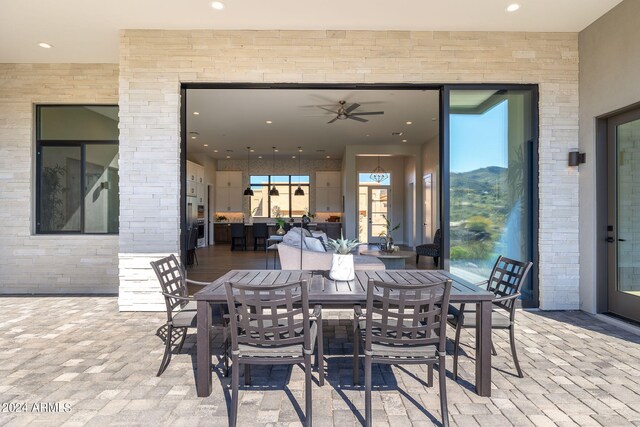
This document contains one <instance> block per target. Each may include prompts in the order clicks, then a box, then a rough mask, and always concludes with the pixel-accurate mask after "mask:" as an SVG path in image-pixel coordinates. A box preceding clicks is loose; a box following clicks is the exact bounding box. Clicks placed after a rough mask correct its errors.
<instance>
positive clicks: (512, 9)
mask: <svg viewBox="0 0 640 427" xmlns="http://www.w3.org/2000/svg"><path fill="white" fill-rule="evenodd" d="M518 9H520V5H519V4H518V3H512V4H510V5H509V6H507V12H515V11H516V10H518Z"/></svg>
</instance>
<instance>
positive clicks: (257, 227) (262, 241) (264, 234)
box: [252, 222, 269, 251]
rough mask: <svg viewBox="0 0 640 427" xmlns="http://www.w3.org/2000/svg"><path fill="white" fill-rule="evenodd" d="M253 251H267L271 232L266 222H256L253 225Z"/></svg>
mask: <svg viewBox="0 0 640 427" xmlns="http://www.w3.org/2000/svg"><path fill="white" fill-rule="evenodd" d="M252 230H253V250H254V251H257V250H258V248H259V247H262V248H264V249H265V250H266V249H267V239H268V238H269V230H268V227H267V223H266V222H256V223H254V224H253V227H252Z"/></svg>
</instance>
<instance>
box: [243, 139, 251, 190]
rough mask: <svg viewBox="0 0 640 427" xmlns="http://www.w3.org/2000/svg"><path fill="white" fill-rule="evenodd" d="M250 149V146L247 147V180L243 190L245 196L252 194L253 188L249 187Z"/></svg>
mask: <svg viewBox="0 0 640 427" xmlns="http://www.w3.org/2000/svg"><path fill="white" fill-rule="evenodd" d="M250 151H251V147H247V175H248V176H249V181H248V182H247V188H246V189H245V190H244V195H245V196H253V190H252V189H251V172H250V171H251V168H250V166H251V165H250V164H249V152H250Z"/></svg>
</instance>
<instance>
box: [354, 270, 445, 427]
mask: <svg viewBox="0 0 640 427" xmlns="http://www.w3.org/2000/svg"><path fill="white" fill-rule="evenodd" d="M450 293H451V280H447V281H444V282H440V283H433V284H417V285H411V284H407V285H405V284H398V283H384V282H377V281H374V280H371V279H370V280H369V283H368V286H367V306H366V313H362V309H361V307H360V306H356V307H355V316H354V332H355V340H356V342H355V343H354V344H353V382H354V384H358V380H359V378H358V377H359V374H360V371H359V369H360V366H359V363H360V362H359V359H360V357H359V347H360V344H362V346H363V348H364V381H365V425H366V426H371V423H372V411H371V375H372V374H371V365H372V364H373V363H384V364H390V365H396V364H405V363H409V364H426V365H428V372H427V386H429V387H432V386H433V365H434V364H436V363H437V364H438V381H439V385H440V409H441V412H442V424H443V426H448V425H449V412H448V409H447V391H446V378H447V373H446V368H445V356H446V330H447V323H446V307H448V305H449V295H450ZM443 307H444V309H443ZM443 311H444V312H443Z"/></svg>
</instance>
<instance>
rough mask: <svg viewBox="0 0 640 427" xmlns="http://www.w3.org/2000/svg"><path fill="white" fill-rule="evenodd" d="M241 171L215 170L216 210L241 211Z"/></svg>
mask: <svg viewBox="0 0 640 427" xmlns="http://www.w3.org/2000/svg"><path fill="white" fill-rule="evenodd" d="M243 192H244V190H243V187H242V172H241V171H220V172H216V194H215V200H216V206H215V210H216V212H242V202H243V200H242V194H243Z"/></svg>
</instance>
